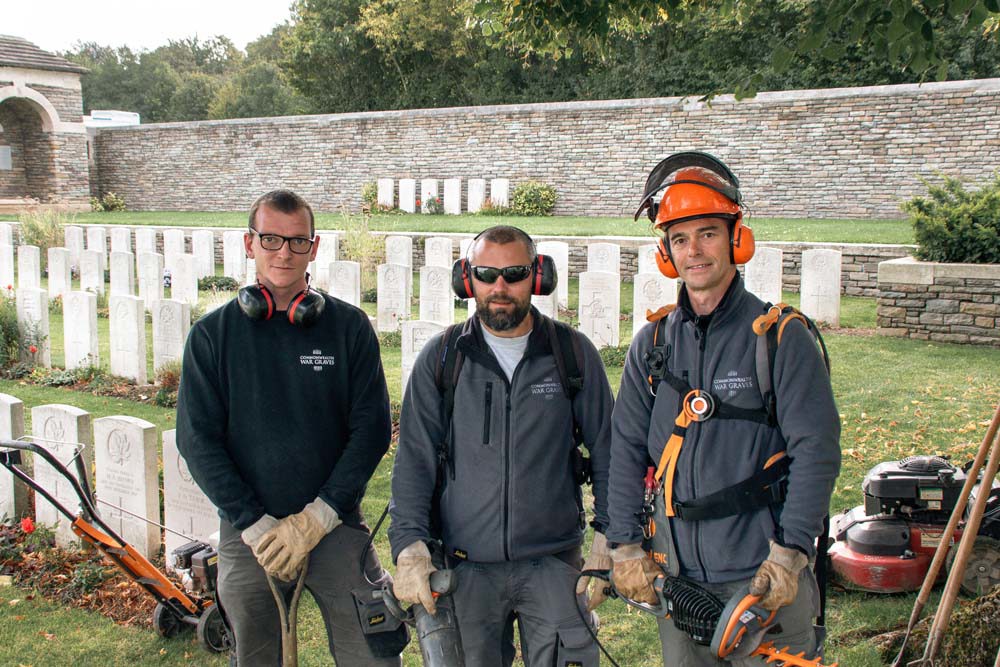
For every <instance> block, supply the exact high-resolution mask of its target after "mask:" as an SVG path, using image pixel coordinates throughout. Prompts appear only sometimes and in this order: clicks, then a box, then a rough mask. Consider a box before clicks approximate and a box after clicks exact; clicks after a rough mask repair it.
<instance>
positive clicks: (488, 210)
mask: <svg viewBox="0 0 1000 667" xmlns="http://www.w3.org/2000/svg"><path fill="white" fill-rule="evenodd" d="M552 192H553V196H555V190H553V191H552ZM511 213H513V210H512V209H511V208H510V207H509V206H500V205H499V204H494V203H493V200H492V199H490V198H489V197H487V198H486V199H485V200H484V201H483V206H482V208H480V209H479V210H478V211H477V212H476V215H510V214H511Z"/></svg>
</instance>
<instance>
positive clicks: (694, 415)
mask: <svg viewBox="0 0 1000 667" xmlns="http://www.w3.org/2000/svg"><path fill="white" fill-rule="evenodd" d="M684 414H685V415H686V416H687V417H688V419H690V420H691V421H695V422H702V421H705V420H706V419H710V418H711V417H712V415H714V414H715V398H714V397H713V396H712V394H710V393H708V392H707V391H702V390H701V389H692V390H691V391H689V392H688V393H687V395H686V396H685V397H684Z"/></svg>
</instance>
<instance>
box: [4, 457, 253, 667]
mask: <svg viewBox="0 0 1000 667" xmlns="http://www.w3.org/2000/svg"><path fill="white" fill-rule="evenodd" d="M60 444H63V443H60ZM70 446H73V447H75V448H76V452H75V454H74V456H73V458H72V461H71V463H72V464H73V465H74V467H75V469H76V473H75V474H74V473H73V472H71V471H70V469H69V468H68V467H67V466H66V465H64V464H63V463H62V462H60V461H59V459H58V458H56V456H55V455H53V454H52V452H50V451H49V450H48V449H46V448H45V447H43V446H41V445H40V444H37V443H35V442H24V441H19V440H0V464H2V465H3V466H4V467H6V468H7V469H8V470H10V471H11V473H12V474H13V475H14V476H15V477H17V478H18V479H20V480H21V481H22V482H24V483H25V484H26V485H27V486H28V487H29V488H31V489H33V490H34V491H35V493H36V494H38V495H40V496H42V497H43V498H45V500H47V501H48V502H49V503H50V504H51V505H52V506H53V507H55V508H56V510H57V511H58V512H59V513H60V514H62V515H63V516H65V517H66V518H67V519H69V521H70V522H71V528H72V530H73V532H74V533H76V534H77V535H78V536H79V537H80V538H81V539H82V540H83V541H85V542H86V543H88V544H90V545H92V546H93V547H94V548H96V549H97V550H98V551H100V552H101V553H102V554H104V556H105V557H106V558H107V559H108V560H110V561H111V562H112V563H114V564H115V565H116V566H118V568H119V569H121V570H122V571H123V572H124V573H125V574H126V575H127V576H128V577H129V578H130V579H132V581H134V582H135V583H136V584H138V585H139V586H141V587H142V588H143V589H145V590H146V592H148V593H149V594H150V595H152V596H153V598H155V599H156V603H157V604H156V609H155V610H154V612H153V627H154V628H155V629H156V631H157V633H158V634H160V635H161V636H163V637H174V636H176V635H177V634H178V633H179V632H180V631H181V630H182V629H183V628H184V627H192V626H193V627H194V628H195V631H196V634H197V637H198V640H199V642H200V643H201V644H202V645H203V646H204V647H205V648H206V649H207V650H209V651H211V652H213V653H222V652H225V651H229V652H230V664H231V665H232V664H235V662H234V659H235V652H234V651H232V648H233V646H234V645H235V644H234V642H233V639H232V633H231V631H230V629H229V625H228V623H227V621H226V616H225V611H224V610H223V609H222V606H221V605H220V604H219V603H218V600H217V599H216V597H215V583H216V576H217V573H218V568H217V562H218V554H217V552H216V550H215V549H214V548H213V547H212V546H211V545H209V544H207V543H205V542H199V541H192V542H189V543H188V544H185V545H183V546H181V547H178V548H177V549H175V550H174V551H173V553H172V556H173V559H174V569H175V570H176V571H177V572H178V574H179V575H180V576H181V579H182V581H183V582H184V583H183V586H184V589H185V590H182V589H181V588H179V587H178V586H177V585H176V584H174V583H173V582H172V581H170V579H168V578H167V577H166V576H165V575H164V574H163V573H162V572H160V570H159V569H157V568H156V566H155V565H153V564H152V563H151V562H149V560H148V559H147V558H146V557H145V556H143V555H142V554H141V553H139V552H138V551H136V550H135V549H134V548H133V547H132V546H131V545H130V544H128V543H127V542H126V541H125V540H124V539H123V538H122V537H121V536H120V535H119V534H118V533H117V532H115V531H114V530H113V529H112V528H111V527H110V526H109V525H108V524H107V523H105V522H104V520H103V519H101V516H100V513H99V512H98V511H97V508H96V499H95V496H94V494H93V491H92V490H91V488H90V484H89V482H88V481H87V474H86V469H85V466H84V462H83V458H82V457H81V456H80V452H81V451H82V449H83V447H84V446H83V445H81V444H74V445H70ZM21 452H31V453H32V454H34V455H35V457H38V458H41V459H42V460H44V461H45V463H47V464H48V465H50V466H51V467H52V469H53V470H54V471H55V472H56V474H58V475H60V476H61V477H62V478H64V479H65V480H66V481H67V482H69V484H70V486H71V487H72V489H73V491H74V492H75V493H76V495H77V497H78V498H79V501H80V503H79V507H80V512H79V513H74V512H71V511H70V509H69V508H68V507H66V505H64V504H63V503H62V502H60V500H59V499H57V498H56V497H55V495H54V494H52V493H50V492H49V491H48V490H46V489H45V488H43V487H42V486H41V485H40V484H39V483H38V481H37V480H35V479H34V478H33V477H31V476H30V475H29V474H28V473H27V472H25V471H24V470H23V469H22V468H21V467H20V465H21V461H22V455H21ZM118 509H120V508H118ZM137 518H140V519H143V520H146V521H148V519H144V518H143V517H137Z"/></svg>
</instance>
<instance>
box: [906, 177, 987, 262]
mask: <svg viewBox="0 0 1000 667" xmlns="http://www.w3.org/2000/svg"><path fill="white" fill-rule="evenodd" d="M942 179H943V183H942V184H941V185H929V184H927V197H926V198H925V197H915V198H914V199H911V200H910V201H908V202H906V203H904V204H903V210H904V211H905V212H907V213H909V214H910V222H911V223H912V224H913V232H914V236H915V237H916V240H917V245H918V248H917V257H918V258H919V259H923V260H927V261H931V262H967V263H973V264H1000V174H997V175H995V176H994V180H993V182H992V183H988V184H987V185H984V186H983V187H982V188H980V189H979V190H978V191H975V192H970V191H968V190H966V189H965V187H964V186H963V184H962V182H961V181H959V180H958V179H957V178H951V177H949V176H943V175H942ZM925 184H926V183H925Z"/></svg>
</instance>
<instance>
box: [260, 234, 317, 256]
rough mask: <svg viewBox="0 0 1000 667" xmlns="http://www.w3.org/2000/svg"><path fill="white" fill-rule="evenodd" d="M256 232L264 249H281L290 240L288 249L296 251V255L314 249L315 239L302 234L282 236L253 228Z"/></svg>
mask: <svg viewBox="0 0 1000 667" xmlns="http://www.w3.org/2000/svg"><path fill="white" fill-rule="evenodd" d="M250 231H252V232H253V233H254V234H256V235H257V237H258V238H259V239H260V247H261V248H263V249H264V250H271V251H276V250H281V246H283V245H285V242H286V241H287V242H288V249H289V250H291V251H292V252H294V253H295V254H296V255H304V254H306V253H307V252H309V251H310V250H312V247H313V243H315V241H314V240H313V239H307V238H304V237H302V236H282V235H281V234H261V233H260V232H258V231H257V230H256V229H251V230H250Z"/></svg>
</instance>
